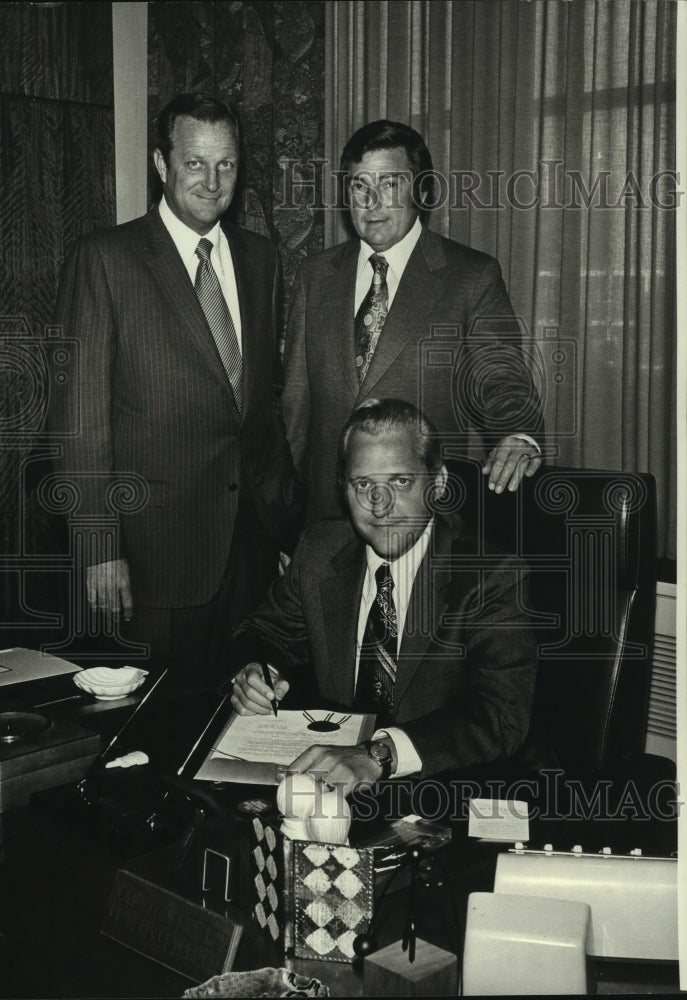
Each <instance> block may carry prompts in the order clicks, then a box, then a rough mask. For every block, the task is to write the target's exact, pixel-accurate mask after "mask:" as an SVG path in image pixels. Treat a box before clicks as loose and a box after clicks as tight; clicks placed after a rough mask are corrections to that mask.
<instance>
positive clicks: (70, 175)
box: [0, 3, 115, 646]
mask: <svg viewBox="0 0 687 1000" xmlns="http://www.w3.org/2000/svg"><path fill="white" fill-rule="evenodd" d="M114 217H115V200H114V139H113V95H112V24H111V15H110V4H105V3H102V4H100V3H98V4H87V3H65V4H56V5H53V4H45V5H43V4H36V5H34V4H26V3H21V4H0V314H1V315H0V641H1V642H2V645H3V646H9V645H17V644H19V645H21V644H27V645H28V644H34V643H36V644H38V643H40V642H42V641H44V640H46V639H47V638H48V637H49V635H50V632H51V629H52V627H53V626H55V625H57V623H58V622H57V619H56V617H55V615H54V614H53V612H54V610H55V587H54V584H55V583H56V580H55V577H56V575H57V576H59V574H55V573H51V572H49V571H48V569H47V567H48V566H52V567H53V568H54V563H51V551H53V550H54V546H55V544H56V539H55V537H54V528H55V525H54V523H53V522H51V521H50V520H49V518H48V515H47V514H46V513H45V511H43V510H42V509H41V508H40V505H39V504H38V502H37V498H36V492H35V485H36V483H37V481H38V480H39V478H40V476H41V474H42V472H44V471H45V467H46V460H47V458H48V456H49V453H50V448H51V441H50V438H49V436H48V432H47V429H46V427H45V414H46V409H47V402H48V398H49V393H50V392H51V391H54V389H55V386H54V385H53V384H52V382H51V379H50V378H49V376H48V367H47V357H46V356H47V349H46V324H49V323H50V321H51V319H52V314H53V307H54V302H55V294H56V291H57V281H58V276H59V272H60V268H61V265H62V261H63V259H64V255H65V253H66V251H67V250H68V249H69V247H70V246H71V245H72V244H73V242H74V241H75V240H76V239H77V237H78V236H80V235H81V234H82V233H85V232H89V231H90V230H92V229H95V228H97V227H101V226H106V225H111V224H112V223H113V222H114ZM5 629H6V630H7V634H3V630H5Z"/></svg>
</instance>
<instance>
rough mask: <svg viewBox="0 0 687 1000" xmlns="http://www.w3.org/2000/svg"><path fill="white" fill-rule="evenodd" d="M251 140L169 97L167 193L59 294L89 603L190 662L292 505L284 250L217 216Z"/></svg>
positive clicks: (204, 652)
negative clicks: (282, 346)
mask: <svg viewBox="0 0 687 1000" xmlns="http://www.w3.org/2000/svg"><path fill="white" fill-rule="evenodd" d="M239 146H240V132H239V124H238V121H237V119H236V117H235V115H234V114H233V112H232V111H231V110H230V109H229V108H228V107H227V106H226V105H225V104H223V103H222V102H220V101H218V100H215V99H214V98H212V97H208V96H205V95H202V94H183V95H179V96H177V97H176V98H174V99H173V100H172V101H171V102H170V103H169V104H168V105H167V106H166V108H164V109H163V111H162V112H161V113H160V116H159V119H158V146H157V148H156V150H155V152H154V161H155V167H156V169H157V172H158V174H159V176H160V179H161V181H162V188H163V195H162V199H161V201H160V203H159V205H156V206H155V207H154V208H152V209H151V210H150V211H149V212H148V213H147V214H146V215H145V216H144V217H142V218H140V219H136V220H134V221H133V222H129V223H126V224H125V225H121V226H117V227H115V228H113V229H109V230H105V231H102V232H96V233H93V234H91V235H89V236H86V237H85V238H83V239H82V240H81V241H80V242H79V243H78V244H77V245H76V247H75V248H74V250H73V251H72V253H71V254H70V256H69V257H68V259H67V261H66V263H65V266H64V270H63V274H62V280H61V283H60V289H59V295H58V305H57V321H58V323H60V324H61V325H62V326H63V329H64V331H65V333H66V335H67V336H68V337H71V338H74V339H75V340H76V342H77V345H78V355H75V357H74V361H73V364H74V367H73V369H71V370H70V371H69V372H68V382H67V385H68V387H69V390H68V392H65V393H63V394H62V395H61V396H60V398H59V400H57V402H56V403H55V404H54V405H53V410H52V413H51V423H52V427H53V429H54V430H56V431H57V432H58V433H60V435H61V440H62V442H63V443H62V454H61V457H60V459H59V461H58V468H59V471H60V473H61V474H63V475H64V477H65V478H67V479H69V478H71V480H72V482H73V484H74V487H75V489H76V490H77V491H78V493H79V498H80V502H79V515H80V516H82V517H83V516H86V517H88V518H89V519H91V523H92V524H93V531H92V532H91V539H92V547H91V550H90V551H89V552H87V553H85V554H84V561H85V564H86V567H87V569H86V586H87V592H88V601H89V604H90V606H91V608H93V609H97V610H98V611H100V612H102V613H103V614H104V615H105V616H106V617H107V618H109V619H114V620H115V621H117V620H119V619H120V618H121V619H124V622H125V624H124V625H123V632H124V634H125V636H127V637H129V638H132V639H134V640H137V641H143V642H146V643H149V644H150V646H151V650H152V653H153V655H154V656H155V658H156V659H157V660H159V661H160V662H161V663H162V664H164V665H167V666H173V667H176V668H177V669H178V670H181V669H182V668H184V669H186V670H188V671H192V672H193V674H194V675H197V674H198V673H199V672H207V671H210V670H211V669H212V668H213V666H214V661H215V651H216V649H218V648H219V647H220V645H221V643H222V640H223V637H224V632H225V630H226V629H227V627H230V626H231V624H232V622H236V621H237V620H238V619H240V618H241V617H243V616H244V615H245V614H246V613H247V612H248V611H249V610H250V609H251V607H253V606H254V604H255V603H256V602H257V601H258V600H260V598H261V597H262V596H263V595H264V593H265V591H266V589H267V586H268V585H269V582H270V580H271V579H272V577H273V576H274V573H275V570H276V555H277V552H278V546H279V545H280V546H281V547H282V548H284V549H288V547H289V539H290V535H291V534H292V528H291V525H292V515H293V514H294V513H295V512H296V510H297V503H296V497H295V492H294V491H295V483H294V479H293V469H292V465H291V460H290V456H289V453H288V445H287V444H286V439H285V436H284V429H283V424H282V422H281V418H280V417H279V415H278V406H277V398H276V393H275V375H277V373H278V371H279V367H278V354H277V340H276V331H277V324H276V308H277V297H278V283H279V268H278V263H277V254H276V250H275V248H274V247H273V246H272V244H271V243H270V242H269V241H268V240H266V239H264V238H262V237H261V236H258V235H256V234H254V233H251V232H248V231H247V230H245V229H241V228H239V227H237V226H233V225H225V224H220V219H221V217H222V215H223V214H224V212H225V211H226V209H227V208H228V207H229V205H230V203H231V201H232V198H233V195H234V190H235V186H236V179H237V173H238V169H239V155H240V154H239ZM75 424H76V425H77V426H78V428H79V431H78V434H76V435H74V436H71V437H70V436H69V435H68V433H66V431H67V429H68V428H70V427H74V426H75ZM118 483H120V484H124V489H125V490H126V489H129V491H130V492H129V495H128V497H127V502H126V505H125V506H126V507H128V512H126V511H125V512H124V513H122V516H121V518H120V519H119V520H120V522H121V527H120V530H119V535H118V537H117V538H116V543H117V544H118V546H119V547H118V549H117V550H114V549H113V545H114V544H115V540H113V536H112V533H111V528H110V530H109V532H108V531H106V530H104V529H103V530H101V529H102V526H103V525H104V524H106V523H107V520H108V517H109V518H110V521H111V518H112V505H113V503H114V502H115V501H116V499H117V496H118V493H117V489H118V487H117V484H118ZM118 513H121V511H120V512H118Z"/></svg>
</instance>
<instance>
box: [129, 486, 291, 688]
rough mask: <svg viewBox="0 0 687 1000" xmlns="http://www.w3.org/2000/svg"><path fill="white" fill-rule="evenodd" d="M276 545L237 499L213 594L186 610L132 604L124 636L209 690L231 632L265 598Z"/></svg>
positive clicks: (223, 670)
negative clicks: (225, 556)
mask: <svg viewBox="0 0 687 1000" xmlns="http://www.w3.org/2000/svg"><path fill="white" fill-rule="evenodd" d="M278 555H279V552H278V546H277V545H276V544H275V542H274V541H273V540H272V539H271V538H270V537H269V535H268V534H267V532H266V531H265V529H264V528H263V527H262V525H261V524H260V522H259V521H258V519H257V516H256V514H255V508H254V505H253V504H252V503H250V502H249V501H245V500H244V499H243V498H242V499H241V500H240V501H239V508H238V514H237V517H236V522H235V524H234V534H233V538H232V543H231V548H230V551H229V558H228V560H227V566H226V570H225V572H224V577H223V579H222V583H221V585H220V588H219V590H218V591H217V593H216V594H215V596H214V597H213V598H212V599H211V600H210V601H208V602H207V603H206V604H201V605H198V606H195V607H185V608H152V607H141V606H138V605H137V604H136V593H135V581H133V584H132V586H133V588H134V617H133V619H132V620H131V621H130V622H129V623H125V627H124V630H123V631H124V637H125V638H126V639H128V640H129V641H132V642H141V643H145V644H146V645H148V646H149V650H150V653H149V657H150V662H151V663H152V664H154V665H155V666H160V667H166V668H167V669H168V670H169V671H170V674H171V675H173V676H174V677H175V678H177V679H178V680H180V681H186V680H188V681H191V680H193V681H202V682H204V683H206V684H207V686H209V687H210V686H214V685H216V684H218V683H219V682H220V681H221V680H222V679H224V678H226V676H227V671H228V670H230V669H231V668H230V665H228V664H227V662H226V649H227V645H228V641H229V636H230V634H231V631H232V629H233V628H234V627H235V626H236V625H237V624H238V623H239V622H240V621H242V620H243V619H244V618H246V617H247V615H248V614H249V613H250V612H251V611H252V610H253V609H254V608H255V607H257V605H258V604H260V602H261V601H262V600H263V598H264V597H265V595H266V593H267V590H268V588H269V586H270V583H271V582H272V580H273V579H274V578H275V576H276V574H277V561H278Z"/></svg>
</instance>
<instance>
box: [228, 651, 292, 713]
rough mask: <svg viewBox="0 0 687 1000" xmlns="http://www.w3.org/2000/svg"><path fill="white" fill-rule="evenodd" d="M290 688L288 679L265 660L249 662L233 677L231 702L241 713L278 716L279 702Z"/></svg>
mask: <svg viewBox="0 0 687 1000" xmlns="http://www.w3.org/2000/svg"><path fill="white" fill-rule="evenodd" d="M288 690H289V684H288V681H285V680H284V679H283V677H281V676H280V674H279V672H278V671H277V670H276V669H275V668H274V667H270V666H268V664H267V663H265V662H252V663H248V664H247V665H246V666H245V667H243V668H242V669H241V670H239V671H238V673H237V674H236V675H235V676H234V677H233V685H232V694H231V704H232V706H233V707H234V710H235V711H236V712H238V714H239V715H267V713H268V712H273V713H274V715H275V718H276V717H278V706H279V702H280V701H281V700H282V698H284V696H285V695H286V693H287V691H288Z"/></svg>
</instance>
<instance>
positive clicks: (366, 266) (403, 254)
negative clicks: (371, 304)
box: [354, 218, 422, 315]
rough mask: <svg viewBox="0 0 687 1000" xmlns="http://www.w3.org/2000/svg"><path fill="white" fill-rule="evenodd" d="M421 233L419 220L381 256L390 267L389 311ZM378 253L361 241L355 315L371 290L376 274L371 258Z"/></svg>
mask: <svg viewBox="0 0 687 1000" xmlns="http://www.w3.org/2000/svg"><path fill="white" fill-rule="evenodd" d="M421 233H422V224H421V223H420V219H419V218H417V219H416V220H415V223H414V225H413V227H412V229H411V230H410V232H408V233H406V234H405V236H404V237H403V239H402V240H399V242H398V243H396V244H395V245H394V246H392V247H390V248H389V249H388V250H385V251H384V252H383V253H381V254H380V256H381V257H384V259H385V260H386V261H387V263H388V265H389V269H388V271H387V272H386V287H387V289H388V290H389V300H388V307H389V309H391V303H392V302H393V301H394V296H395V295H396V292H397V291H398V286H399V284H400V282H401V278H402V277H403V272H404V271H405V269H406V264H407V263H408V261H409V260H410V255H411V253H412V252H413V250H414V249H415V245H416V243H417V241H418V240H419V239H420V235H421ZM376 252H377V251H376V250H373V249H372V247H371V246H370V245H369V243H365V242H364V241H363V240H361V241H360V253H359V254H358V272H357V275H356V279H355V312H354V315H355V314H356V313H357V312H358V309H360V303H361V302H362V301H363V299H364V298H365V296H366V295H367V293H368V292H369V290H370V285H371V284H372V276H373V274H374V267H373V266H372V264H371V263H370V257H371V256H372V254H373V253H376Z"/></svg>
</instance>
